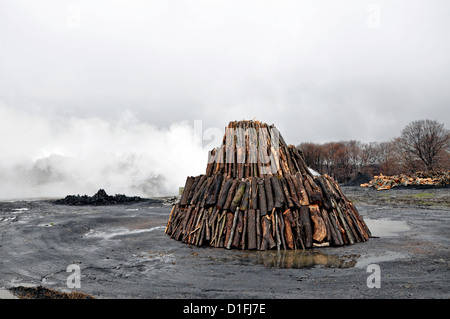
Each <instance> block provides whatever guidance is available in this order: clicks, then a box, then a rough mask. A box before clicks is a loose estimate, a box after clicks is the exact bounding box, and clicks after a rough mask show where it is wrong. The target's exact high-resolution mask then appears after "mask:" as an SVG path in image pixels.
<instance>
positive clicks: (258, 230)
mask: <svg viewBox="0 0 450 319" xmlns="http://www.w3.org/2000/svg"><path fill="white" fill-rule="evenodd" d="M261 241H262V228H261V211H260V210H259V209H257V210H256V249H259V248H260V247H261Z"/></svg>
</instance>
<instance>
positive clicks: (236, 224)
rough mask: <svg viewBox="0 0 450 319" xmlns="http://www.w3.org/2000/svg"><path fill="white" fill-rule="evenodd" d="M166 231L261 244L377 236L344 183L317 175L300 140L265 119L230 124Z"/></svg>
mask: <svg viewBox="0 0 450 319" xmlns="http://www.w3.org/2000/svg"><path fill="white" fill-rule="evenodd" d="M239 132H245V134H240V133H239ZM165 232H166V234H168V235H169V236H170V237H171V238H174V239H176V240H180V241H182V242H184V243H187V244H192V245H198V246H200V245H210V246H213V247H224V248H228V249H230V248H238V249H260V250H266V249H273V248H275V247H276V248H277V249H298V248H302V249H305V248H312V247H315V246H342V245H348V244H354V243H356V242H362V241H366V240H368V238H369V236H370V231H369V229H368V227H367V225H366V224H365V222H364V220H363V218H362V217H361V216H360V214H359V213H358V211H357V209H356V207H355V206H354V205H353V204H352V203H351V202H350V201H349V200H348V199H347V198H346V197H345V195H344V194H343V193H342V191H341V189H340V187H339V186H338V184H337V183H336V182H335V181H334V180H333V179H332V178H331V177H329V176H328V175H322V176H313V175H312V174H311V173H310V171H309V170H308V167H307V165H306V164H305V162H304V160H303V157H302V155H301V154H300V152H299V151H298V150H297V149H296V148H295V147H294V146H293V145H289V146H288V145H287V144H286V143H285V142H284V140H283V138H282V137H281V135H280V134H279V132H278V131H277V130H276V129H275V128H274V127H273V126H268V125H267V124H264V123H260V122H257V121H255V122H253V121H239V122H231V123H230V124H229V125H228V127H227V128H226V133H225V136H224V139H223V143H222V145H221V146H220V147H218V148H216V149H213V150H212V151H211V152H210V153H209V160H208V165H207V168H206V173H205V174H202V175H199V176H196V177H194V176H188V177H187V179H186V184H185V186H184V191H183V193H182V195H181V198H180V200H179V202H178V203H176V204H175V205H174V206H173V208H172V212H171V214H170V217H169V221H168V223H167V227H166V230H165Z"/></svg>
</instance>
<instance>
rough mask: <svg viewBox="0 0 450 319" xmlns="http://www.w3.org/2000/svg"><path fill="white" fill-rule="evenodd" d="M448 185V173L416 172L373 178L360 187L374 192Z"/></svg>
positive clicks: (449, 180) (449, 173)
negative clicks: (396, 188)
mask: <svg viewBox="0 0 450 319" xmlns="http://www.w3.org/2000/svg"><path fill="white" fill-rule="evenodd" d="M449 184H450V171H442V172H439V171H430V172H416V173H413V174H410V175H407V174H399V175H392V176H386V175H383V174H381V175H378V176H374V177H373V179H372V180H371V181H369V182H368V183H363V184H361V185H360V186H362V187H373V188H375V189H376V190H385V189H391V188H393V187H397V186H445V185H449Z"/></svg>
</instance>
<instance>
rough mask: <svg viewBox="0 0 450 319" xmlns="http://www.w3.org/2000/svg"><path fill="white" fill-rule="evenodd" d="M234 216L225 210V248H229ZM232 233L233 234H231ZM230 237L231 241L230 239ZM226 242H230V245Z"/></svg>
mask: <svg viewBox="0 0 450 319" xmlns="http://www.w3.org/2000/svg"><path fill="white" fill-rule="evenodd" d="M234 217H235V214H233V213H231V212H227V218H226V224H225V244H226V245H227V248H228V249H230V248H231V241H232V240H233V237H231V235H232V234H231V229H232V228H233V223H234ZM236 221H237V214H236ZM233 235H234V234H233ZM230 237H231V241H230ZM228 243H230V247H228Z"/></svg>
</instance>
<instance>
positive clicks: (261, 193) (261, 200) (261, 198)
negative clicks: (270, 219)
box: [258, 179, 267, 216]
mask: <svg viewBox="0 0 450 319" xmlns="http://www.w3.org/2000/svg"><path fill="white" fill-rule="evenodd" d="M258 207H259V211H260V214H261V216H264V215H266V214H267V199H266V190H265V187H264V180H263V179H260V180H259V181H258Z"/></svg>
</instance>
